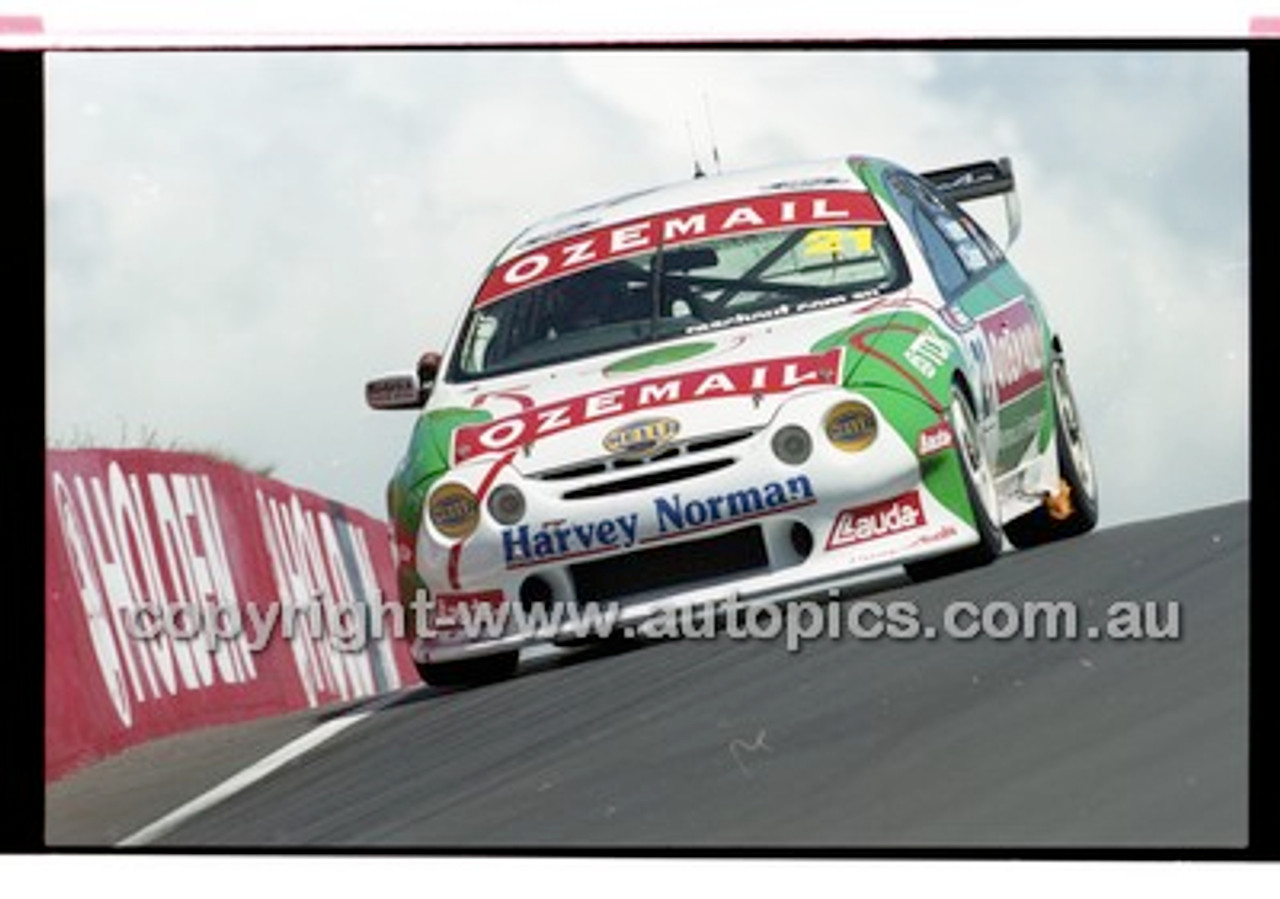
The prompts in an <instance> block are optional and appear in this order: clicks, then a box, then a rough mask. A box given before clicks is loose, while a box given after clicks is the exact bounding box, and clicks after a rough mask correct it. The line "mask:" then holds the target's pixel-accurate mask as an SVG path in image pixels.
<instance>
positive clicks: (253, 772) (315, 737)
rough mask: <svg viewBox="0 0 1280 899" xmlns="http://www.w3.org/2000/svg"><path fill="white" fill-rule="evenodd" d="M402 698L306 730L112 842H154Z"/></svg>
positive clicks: (397, 695) (396, 696)
mask: <svg viewBox="0 0 1280 899" xmlns="http://www.w3.org/2000/svg"><path fill="white" fill-rule="evenodd" d="M403 698H404V697H403V694H402V693H392V694H390V695H388V696H386V697H384V698H383V699H381V700H379V701H377V702H375V703H373V704H372V705H369V706H365V707H363V708H361V709H359V710H358V711H354V712H351V713H349V714H346V715H342V716H340V717H338V718H334V719H333V720H332V721H326V722H325V723H324V724H321V725H320V726H319V727H317V728H316V729H315V730H312V731H308V732H307V733H305V734H303V735H302V736H301V737H298V738H297V739H296V740H294V741H292V742H290V743H286V744H285V745H284V746H281V747H280V748H279V749H277V750H276V751H275V752H273V753H271V754H270V755H268V756H266V757H265V758H263V759H260V760H259V761H257V762H254V763H253V764H252V765H250V766H249V767H248V768H245V769H244V770H243V771H240V772H239V773H237V774H233V775H231V776H230V777H228V778H227V779H226V780H224V781H223V782H222V783H220V784H218V785H217V786H216V787H214V788H213V789H211V790H209V791H208V792H205V793H201V794H200V795H199V796H197V797H196V798H195V799H192V800H191V801H190V802H188V803H186V804H185V805H181V806H179V807H178V808H176V809H174V810H173V811H171V812H169V814H167V815H165V816H164V817H162V818H160V819H158V820H156V821H153V822H152V823H150V824H148V825H147V826H146V827H144V828H142V829H141V830H138V831H135V832H134V833H132V834H130V835H129V836H127V837H125V838H124V839H123V840H120V841H119V842H118V843H116V846H118V847H129V846H145V845H147V844H148V843H152V842H155V841H156V840H158V839H160V838H161V837H163V836H164V835H166V834H168V833H172V832H173V831H174V830H176V829H177V828H178V827H180V826H181V825H182V824H184V823H186V822H187V821H189V820H191V819H192V818H194V817H195V816H196V815H198V814H200V813H201V812H204V811H207V810H209V809H211V808H213V807H214V806H215V805H217V804H218V803H220V802H225V801H226V800H227V799H229V798H231V797H232V796H234V795H235V794H236V793H239V792H240V791H241V790H244V789H245V788H247V787H250V786H252V785H253V784H255V783H257V782H258V781H260V780H262V779H263V778H264V777H266V776H267V775H269V774H271V773H272V772H274V771H278V770H279V769H280V768H283V767H284V766H285V765H287V764H288V763H289V762H291V761H293V760H294V759H296V758H298V757H299V756H301V755H304V754H306V753H308V752H310V751H311V750H313V749H315V748H316V747H317V746H319V745H320V744H321V743H324V742H326V741H328V740H332V739H333V738H334V737H336V736H337V735H338V734H340V733H342V732H343V731H344V730H346V729H347V728H349V727H354V726H355V725H357V724H359V723H360V722H361V721H363V720H364V719H365V718H368V717H369V716H370V715H372V714H373V713H374V712H377V711H380V710H381V709H384V708H386V707H387V706H389V705H391V703H393V702H395V701H396V700H398V699H403Z"/></svg>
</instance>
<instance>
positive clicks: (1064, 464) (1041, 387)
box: [366, 156, 1097, 684]
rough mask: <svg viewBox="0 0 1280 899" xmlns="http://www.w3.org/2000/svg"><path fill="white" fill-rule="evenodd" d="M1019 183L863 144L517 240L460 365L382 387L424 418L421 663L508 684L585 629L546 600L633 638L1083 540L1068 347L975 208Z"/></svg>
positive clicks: (1084, 459)
mask: <svg viewBox="0 0 1280 899" xmlns="http://www.w3.org/2000/svg"><path fill="white" fill-rule="evenodd" d="M999 194H1003V195H1005V198H1006V201H1011V200H1012V199H1013V176H1012V169H1011V167H1010V165H1009V163H1008V161H1007V160H1000V161H990V162H979V163H974V164H971V165H964V166H957V167H955V168H952V169H947V170H945V171H937V172H930V173H925V174H923V175H915V174H912V173H911V172H908V171H906V170H905V169H903V168H901V167H899V166H897V165H894V164H893V163H890V162H887V161H885V160H881V159H875V158H869V157H860V156H856V157H848V158H839V159H832V160H827V161H821V162H816V163H810V164H803V165H790V166H785V167H778V168H771V169H760V170H755V171H751V172H745V173H739V174H733V175H717V176H712V177H698V178H694V179H692V180H689V181H686V182H684V183H680V184H675V185H671V186H666V187H661V188H657V189H653V190H647V191H642V192H638V193H632V194H628V195H627V196H625V197H621V198H619V199H616V200H612V201H608V202H603V203H598V204H595V205H592V206H588V207H585V208H582V209H577V210H574V211H572V212H568V213H565V214H563V215H560V216H557V217H555V218H552V219H550V220H547V221H543V222H541V223H539V224H537V225H534V226H533V227H531V228H529V229H527V230H525V231H524V232H523V233H521V234H520V235H518V236H517V237H516V238H515V239H514V240H513V241H512V242H511V243H510V244H508V245H507V247H506V248H505V249H504V250H503V251H502V252H501V253H500V254H499V256H498V257H497V259H495V260H494V262H493V264H492V265H491V266H490V268H489V269H488V271H487V272H486V273H485V274H484V276H483V279H482V281H481V283H480V286H479V288H478V290H477V292H476V294H475V296H474V298H473V299H472V301H471V303H470V305H469V307H468V308H467V309H466V312H465V315H463V316H462V318H461V320H460V322H459V324H458V326H457V327H456V329H455V331H454V334H453V336H452V337H451V339H450V341H449V344H448V346H447V348H446V350H445V352H444V353H443V354H437V353H426V354H424V355H423V357H422V359H421V360H420V362H419V366H418V370H417V372H416V373H415V374H413V375H393V376H388V377H384V378H379V379H377V380H375V381H371V382H370V383H369V384H368V385H367V387H366V398H367V400H368V402H369V404H370V405H372V406H374V407H375V408H380V409H387V408H415V409H420V410H422V411H421V413H420V416H419V418H418V420H417V424H416V426H415V429H414V431H413V436H412V440H411V442H410V445H409V448H408V451H407V453H406V455H405V457H404V459H403V461H402V462H401V463H400V465H399V467H398V468H397V470H396V472H395V474H394V476H393V478H392V480H391V483H390V485H389V488H388V504H389V511H390V516H391V520H392V523H393V525H394V528H395V533H396V542H397V551H398V554H399V560H398V562H399V571H398V579H399V590H400V594H401V595H400V599H401V601H402V602H403V603H404V604H405V605H406V607H410V608H413V609H415V610H421V609H426V611H427V614H425V615H422V614H416V615H414V616H413V620H414V621H415V622H416V624H417V629H416V633H415V637H414V644H413V656H414V659H415V661H416V662H417V664H418V667H419V670H420V672H421V673H422V675H423V677H424V678H425V679H426V680H427V681H428V682H431V683H443V684H448V683H459V682H471V681H478V680H486V679H492V678H495V677H501V676H505V675H507V674H510V673H511V672H512V671H513V670H514V668H515V665H516V663H517V660H518V654H519V651H520V649H521V648H522V647H524V646H526V645H529V644H530V643H533V642H536V641H539V640H551V641H555V640H563V639H566V638H569V637H573V636H580V635H581V631H580V627H581V616H578V615H568V616H561V617H556V616H554V615H548V614H543V615H542V617H540V618H538V619H537V621H536V624H537V627H531V626H529V621H530V617H529V614H528V613H531V612H534V611H540V612H543V613H549V612H551V611H554V610H560V611H561V612H563V611H566V610H568V611H581V610H582V609H584V608H586V607H588V606H591V607H593V608H596V607H600V606H607V607H608V609H609V610H610V611H611V613H612V614H613V616H614V617H613V618H612V619H611V620H612V621H613V622H614V623H615V624H617V625H618V626H623V625H634V624H636V623H640V622H643V621H645V620H647V619H650V618H652V617H653V616H655V615H659V614H669V613H670V611H671V610H672V609H676V608H684V607H688V608H700V609H703V608H705V609H713V608H714V607H715V606H716V604H717V603H723V602H725V601H727V600H729V599H731V598H732V599H738V600H742V601H746V600H752V599H755V598H778V599H784V598H788V597H794V596H798V595H802V594H805V593H814V592H820V591H823V590H826V589H829V588H832V587H838V586H839V585H841V584H842V583H844V582H847V581H849V580H850V579H851V577H852V576H854V575H856V574H859V573H862V572H865V571H868V570H871V569H875V568H880V567H885V566H895V565H903V566H905V568H906V571H907V573H908V574H910V575H911V576H912V577H915V578H926V577H934V576H937V575H939V574H941V573H945V572H949V571H953V570H956V569H959V568H963V567H969V566H974V565H981V564H986V563H988V562H990V561H992V560H993V559H994V558H995V557H996V556H997V555H998V554H999V552H1000V550H1001V548H1002V535H1003V536H1004V537H1008V539H1009V541H1010V543H1012V544H1013V545H1014V546H1016V547H1025V546H1030V545H1034V544H1037V543H1041V542H1044V541H1047V540H1051V539H1055V538H1058V537H1063V536H1069V535H1074V534H1080V533H1082V532H1084V531H1087V530H1089V529H1090V528H1092V527H1093V526H1094V523H1095V522H1096V520H1097V486H1096V482H1095V478H1094V473H1093V465H1092V462H1091V460H1090V455H1089V450H1088V447H1087V444H1086V442H1085V438H1084V433H1083V430H1082V428H1081V424H1080V417H1079V415H1078V412H1077V409H1076V404H1075V401H1074V399H1073V396H1072V392H1071V388H1070V385H1069V383H1068V380H1067V371H1066V363H1065V359H1064V356H1063V347H1062V344H1061V341H1060V340H1059V338H1058V335H1057V334H1056V333H1055V332H1054V330H1053V329H1052V328H1051V327H1050V326H1049V324H1048V322H1047V320H1046V317H1045V314H1044V309H1043V307H1042V305H1041V303H1040V300H1039V299H1038V298H1037V297H1036V296H1035V294H1034V293H1033V291H1032V289H1031V287H1030V286H1029V285H1028V284H1027V283H1026V282H1025V281H1023V279H1022V278H1021V277H1020V276H1019V274H1018V273H1017V271H1015V269H1014V268H1013V266H1012V265H1011V264H1010V262H1009V261H1008V259H1007V258H1006V257H1005V255H1004V253H1003V251H1002V250H1001V248H1000V247H999V246H998V245H997V244H996V243H995V242H994V241H993V240H992V239H991V238H990V237H988V236H987V234H986V233H985V232H984V231H983V230H982V229H981V228H980V227H979V226H978V225H977V223H976V222H974V220H973V219H972V218H971V217H970V216H969V215H967V214H966V213H965V212H964V211H963V210H962V209H961V208H960V207H959V205H957V204H959V203H962V202H965V201H967V200H970V199H974V198H977V197H984V196H991V195H999ZM1007 209H1008V211H1009V212H1010V229H1009V230H1010V234H1011V236H1012V235H1015V234H1016V231H1017V213H1016V206H1014V205H1013V203H1012V202H1007ZM415 601H416V602H417V605H416V606H415ZM481 611H485V612H486V614H485V615H477V614H476V613H479V612H481ZM512 613H521V614H512ZM477 618H479V619H482V620H483V623H484V624H485V627H484V628H482V629H480V630H477V628H476V627H475V626H474V624H475V621H476V619H477ZM468 623H470V624H471V625H472V626H470V627H469V626H467V625H468ZM575 628H579V629H578V630H575Z"/></svg>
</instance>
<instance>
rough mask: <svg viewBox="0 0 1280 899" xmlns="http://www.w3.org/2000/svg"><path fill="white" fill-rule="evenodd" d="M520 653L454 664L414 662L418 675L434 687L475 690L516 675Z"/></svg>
mask: <svg viewBox="0 0 1280 899" xmlns="http://www.w3.org/2000/svg"><path fill="white" fill-rule="evenodd" d="M519 661H520V653H519V652H501V653H497V654H495V655H490V656H479V657H478V658H474V659H461V660H459V661H456V662H415V663H414V664H415V666H416V667H417V669H418V676H419V677H421V678H422V679H423V681H425V682H426V683H428V684H430V685H431V686H433V687H475V686H480V685H481V684H491V683H494V682H496V681H500V680H506V679H507V678H509V677H510V676H511V675H513V674H515V672H516V666H517V665H518V664H519Z"/></svg>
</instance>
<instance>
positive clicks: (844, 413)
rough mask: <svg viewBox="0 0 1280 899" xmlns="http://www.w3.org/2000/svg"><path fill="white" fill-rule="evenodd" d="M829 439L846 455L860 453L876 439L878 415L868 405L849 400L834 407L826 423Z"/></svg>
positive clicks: (828, 414)
mask: <svg viewBox="0 0 1280 899" xmlns="http://www.w3.org/2000/svg"><path fill="white" fill-rule="evenodd" d="M825 427H826V432H827V439H828V440H830V441H831V443H832V444H833V445H834V446H836V447H837V448H838V449H842V450H844V451H845V452H846V453H858V452H861V451H862V450H864V449H866V448H867V447H869V446H870V445H871V444H872V442H873V441H874V440H875V439H876V414H875V413H874V412H872V411H871V407H870V406H868V405H867V404H866V403H862V402H858V401H857V400H849V401H847V402H843V403H840V404H838V405H836V406H834V407H833V408H832V409H831V411H830V412H828V413H827V419H826V422H825Z"/></svg>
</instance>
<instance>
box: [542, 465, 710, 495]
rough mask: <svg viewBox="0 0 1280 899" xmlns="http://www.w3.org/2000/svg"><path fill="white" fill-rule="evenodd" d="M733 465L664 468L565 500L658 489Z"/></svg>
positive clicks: (583, 489)
mask: <svg viewBox="0 0 1280 899" xmlns="http://www.w3.org/2000/svg"><path fill="white" fill-rule="evenodd" d="M732 464H733V460H732V459H712V460H711V461H710V462H699V463H698V464H697V465H683V466H681V467H680V468H663V469H660V470H658V471H650V472H646V473H645V474H641V475H636V476H635V477H630V478H621V479H620V480H617V481H608V482H606V483H604V484H593V485H591V486H590V487H579V488H577V489H576V490H567V491H565V494H564V498H565V499H569V500H572V499H593V498H595V497H597V496H612V495H613V494H615V493H627V492H629V491H632V490H644V489H646V488H648V487H657V486H658V485H659V484H670V483H671V482H672V481H683V480H685V479H686V478H696V477H698V476H699V475H704V474H710V473H711V472H713V471H719V470H720V469H722V468H727V467H728V466H730V465H732Z"/></svg>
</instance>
